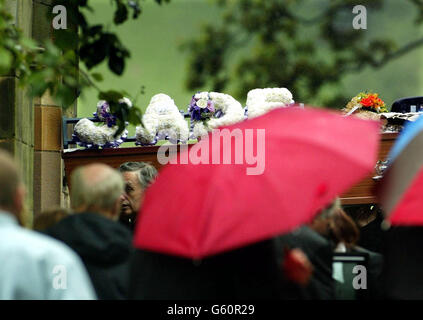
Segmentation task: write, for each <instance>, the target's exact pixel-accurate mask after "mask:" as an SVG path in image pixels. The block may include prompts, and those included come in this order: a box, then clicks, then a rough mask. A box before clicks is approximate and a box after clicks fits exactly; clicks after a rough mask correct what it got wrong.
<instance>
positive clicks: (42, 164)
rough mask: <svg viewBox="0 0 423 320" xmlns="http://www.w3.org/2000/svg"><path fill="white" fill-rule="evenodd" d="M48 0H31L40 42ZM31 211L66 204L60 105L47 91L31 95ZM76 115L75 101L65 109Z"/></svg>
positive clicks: (47, 29) (48, 32) (48, 24)
mask: <svg viewBox="0 0 423 320" xmlns="http://www.w3.org/2000/svg"><path fill="white" fill-rule="evenodd" d="M51 2H52V1H51V0H34V1H33V11H34V19H33V33H32V35H33V38H34V39H35V40H36V41H37V42H38V43H39V44H40V45H41V44H42V42H43V41H44V40H46V39H53V27H52V21H49V19H47V14H48V11H49V12H52V10H53V7H52V5H51ZM34 105H35V113H34V118H35V119H34V137H35V141H34V142H35V151H34V214H35V215H36V214H38V213H40V212H42V211H44V210H47V209H50V208H55V207H59V206H61V207H66V206H67V205H68V201H67V196H66V190H64V189H63V176H64V166H63V160H62V158H61V150H62V133H61V124H62V123H61V118H62V106H60V105H59V104H58V103H57V102H55V101H54V98H53V97H51V96H50V95H49V94H48V93H47V94H45V95H44V96H43V97H41V98H36V99H34ZM64 114H66V116H68V117H71V116H75V115H76V104H75V105H74V106H73V107H70V108H68V109H67V110H66V111H65V113H64Z"/></svg>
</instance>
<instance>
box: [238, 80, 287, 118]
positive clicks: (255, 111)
mask: <svg viewBox="0 0 423 320" xmlns="http://www.w3.org/2000/svg"><path fill="white" fill-rule="evenodd" d="M293 103H294V100H293V97H292V93H291V92H290V91H289V90H288V89H286V88H264V89H253V90H251V91H249V92H248V95H247V105H246V107H247V110H248V111H247V112H248V118H250V119H251V118H255V117H258V116H261V115H263V114H265V113H267V112H269V111H270V110H273V109H275V108H278V107H286V106H288V105H290V104H293Z"/></svg>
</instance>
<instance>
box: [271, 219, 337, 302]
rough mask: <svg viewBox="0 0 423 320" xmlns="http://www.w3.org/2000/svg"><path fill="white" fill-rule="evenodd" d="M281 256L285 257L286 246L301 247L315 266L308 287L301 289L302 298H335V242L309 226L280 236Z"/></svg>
mask: <svg viewBox="0 0 423 320" xmlns="http://www.w3.org/2000/svg"><path fill="white" fill-rule="evenodd" d="M278 242H279V252H280V253H281V256H280V258H281V259H283V248H284V247H285V246H287V247H289V248H291V249H293V248H299V249H301V250H302V251H304V253H305V254H306V255H307V257H308V258H309V260H310V262H311V263H312V264H313V266H314V272H313V275H312V277H311V280H310V283H309V284H308V286H307V287H305V288H302V289H301V290H300V298H301V299H313V300H332V299H335V282H334V280H333V279H332V258H333V250H334V244H333V243H332V242H330V241H329V240H328V239H326V238H324V237H322V236H321V235H320V234H318V233H317V232H315V231H314V230H312V229H310V228H309V227H301V228H299V229H297V230H296V231H294V232H292V233H290V234H287V235H284V236H281V237H279V238H278Z"/></svg>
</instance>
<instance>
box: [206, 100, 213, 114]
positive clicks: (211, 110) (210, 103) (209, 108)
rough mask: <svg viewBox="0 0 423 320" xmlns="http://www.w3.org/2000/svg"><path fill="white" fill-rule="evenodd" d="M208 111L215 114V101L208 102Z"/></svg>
mask: <svg viewBox="0 0 423 320" xmlns="http://www.w3.org/2000/svg"><path fill="white" fill-rule="evenodd" d="M207 109H208V110H209V111H210V112H214V102H213V101H211V100H209V101H207Z"/></svg>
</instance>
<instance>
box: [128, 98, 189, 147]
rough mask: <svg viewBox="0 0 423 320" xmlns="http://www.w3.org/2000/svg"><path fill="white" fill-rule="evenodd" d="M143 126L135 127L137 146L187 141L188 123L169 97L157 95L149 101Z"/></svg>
mask: <svg viewBox="0 0 423 320" xmlns="http://www.w3.org/2000/svg"><path fill="white" fill-rule="evenodd" d="M142 122H143V126H138V127H136V130H135V138H136V144H138V145H154V144H156V143H157V141H158V140H165V139H167V140H169V141H170V142H172V143H178V142H181V143H186V142H187V141H188V139H189V128H188V123H187V121H185V118H184V116H183V115H182V114H181V113H180V111H179V109H178V107H177V106H176V104H175V102H174V101H173V99H172V98H171V97H169V96H168V95H166V94H163V93H159V94H156V95H155V96H153V97H152V98H151V100H150V104H149V105H148V107H147V109H146V111H145V113H144V115H143V118H142Z"/></svg>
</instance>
